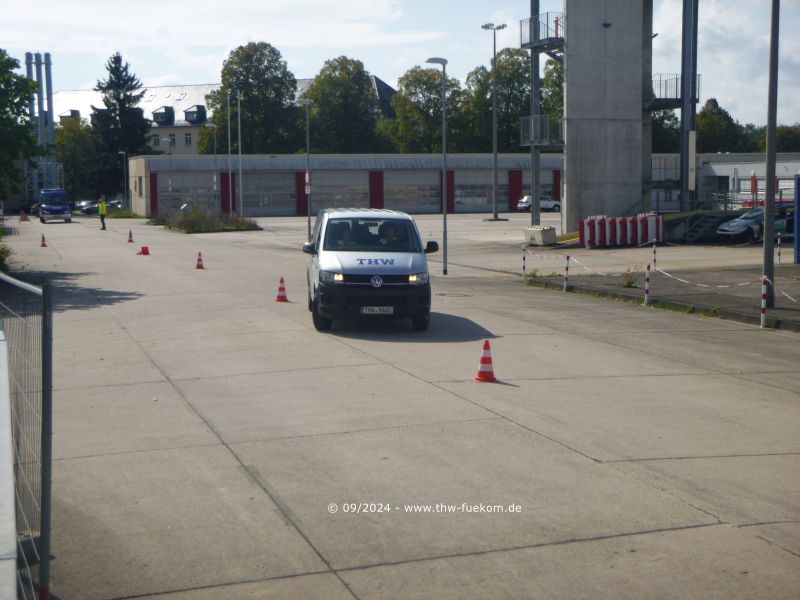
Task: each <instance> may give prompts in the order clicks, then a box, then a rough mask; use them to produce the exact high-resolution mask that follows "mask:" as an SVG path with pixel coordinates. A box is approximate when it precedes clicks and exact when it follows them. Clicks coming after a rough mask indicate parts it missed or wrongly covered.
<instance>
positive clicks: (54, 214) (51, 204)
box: [37, 188, 72, 223]
mask: <svg viewBox="0 0 800 600" xmlns="http://www.w3.org/2000/svg"><path fill="white" fill-rule="evenodd" d="M37 212H38V213H39V220H40V221H41V222H42V223H47V222H48V221H62V220H63V221H64V222H65V223H71V222H72V208H71V207H70V205H69V202H68V201H67V192H66V190H63V189H60V188H48V189H44V190H42V191H41V192H40V193H39V206H38V207H37Z"/></svg>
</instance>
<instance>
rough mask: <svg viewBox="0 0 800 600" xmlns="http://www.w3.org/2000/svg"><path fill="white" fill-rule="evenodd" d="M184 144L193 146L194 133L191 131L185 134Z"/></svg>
mask: <svg viewBox="0 0 800 600" xmlns="http://www.w3.org/2000/svg"><path fill="white" fill-rule="evenodd" d="M183 145H184V146H191V145H192V134H191V133H185V134H183Z"/></svg>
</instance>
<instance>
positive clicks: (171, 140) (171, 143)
mask: <svg viewBox="0 0 800 600" xmlns="http://www.w3.org/2000/svg"><path fill="white" fill-rule="evenodd" d="M169 145H170V146H171V147H173V148H174V147H175V134H174V133H170V134H169Z"/></svg>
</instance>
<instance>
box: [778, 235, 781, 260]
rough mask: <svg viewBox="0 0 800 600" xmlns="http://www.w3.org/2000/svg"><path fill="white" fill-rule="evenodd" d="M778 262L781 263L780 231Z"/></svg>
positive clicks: (779, 236)
mask: <svg viewBox="0 0 800 600" xmlns="http://www.w3.org/2000/svg"><path fill="white" fill-rule="evenodd" d="M778 264H781V234H780V233H778Z"/></svg>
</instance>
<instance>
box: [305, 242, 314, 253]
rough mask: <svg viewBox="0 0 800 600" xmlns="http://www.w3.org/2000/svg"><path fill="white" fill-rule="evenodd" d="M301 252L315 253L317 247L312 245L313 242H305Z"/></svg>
mask: <svg viewBox="0 0 800 600" xmlns="http://www.w3.org/2000/svg"><path fill="white" fill-rule="evenodd" d="M303 252H305V253H306V254H316V253H317V248H316V246H315V245H314V242H306V243H305V244H303Z"/></svg>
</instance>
